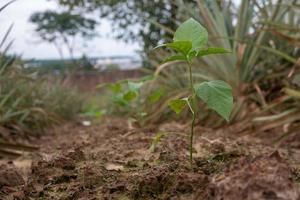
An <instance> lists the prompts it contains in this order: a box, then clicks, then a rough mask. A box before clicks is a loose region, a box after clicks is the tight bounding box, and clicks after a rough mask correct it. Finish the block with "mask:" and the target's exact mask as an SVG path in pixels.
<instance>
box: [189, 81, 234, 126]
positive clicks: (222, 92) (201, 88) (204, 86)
mask: <svg viewBox="0 0 300 200" xmlns="http://www.w3.org/2000/svg"><path fill="white" fill-rule="evenodd" d="M194 89H195V92H196V95H197V96H198V97H199V98H200V99H202V100H203V101H204V102H205V103H206V104H207V105H208V107H209V108H211V109H213V110H215V111H216V112H217V113H218V114H219V115H221V116H222V117H223V118H224V119H226V120H227V121H229V117H230V113H231V110H232V106H233V97H232V89H231V87H230V85H228V84H227V83H226V82H224V81H219V80H216V81H207V82H203V83H201V84H196V85H195V87H194Z"/></svg>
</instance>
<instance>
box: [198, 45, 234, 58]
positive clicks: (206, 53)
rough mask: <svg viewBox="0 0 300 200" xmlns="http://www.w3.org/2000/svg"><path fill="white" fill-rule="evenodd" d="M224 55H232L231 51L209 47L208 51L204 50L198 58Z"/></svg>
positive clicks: (199, 52)
mask: <svg viewBox="0 0 300 200" xmlns="http://www.w3.org/2000/svg"><path fill="white" fill-rule="evenodd" d="M224 53H231V51H229V50H227V49H223V48H219V47H208V48H207V49H202V50H200V51H198V54H197V56H198V57H201V56H207V55H212V54H224Z"/></svg>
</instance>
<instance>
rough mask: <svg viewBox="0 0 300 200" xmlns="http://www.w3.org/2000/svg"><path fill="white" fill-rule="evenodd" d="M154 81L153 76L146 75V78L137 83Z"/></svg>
mask: <svg viewBox="0 0 300 200" xmlns="http://www.w3.org/2000/svg"><path fill="white" fill-rule="evenodd" d="M153 79H155V76H154V75H147V76H143V77H141V78H140V79H139V82H145V81H151V80H153Z"/></svg>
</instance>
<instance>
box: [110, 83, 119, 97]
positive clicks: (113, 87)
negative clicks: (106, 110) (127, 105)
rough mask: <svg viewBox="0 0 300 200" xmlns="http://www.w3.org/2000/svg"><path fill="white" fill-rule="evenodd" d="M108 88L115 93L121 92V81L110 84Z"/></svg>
mask: <svg viewBox="0 0 300 200" xmlns="http://www.w3.org/2000/svg"><path fill="white" fill-rule="evenodd" d="M108 89H109V90H110V91H111V92H113V93H114V94H117V93H120V92H121V91H122V85H121V83H115V84H112V83H111V84H108Z"/></svg>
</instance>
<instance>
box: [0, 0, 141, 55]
mask: <svg viewBox="0 0 300 200" xmlns="http://www.w3.org/2000/svg"><path fill="white" fill-rule="evenodd" d="M8 1H9V0H0V7H2V5H4V4H5V3H7V2H8ZM47 9H53V10H55V9H58V6H57V5H56V3H55V2H54V1H47V0H18V1H16V2H14V3H13V4H11V5H10V6H8V7H7V8H6V9H4V10H3V11H2V12H1V13H0V40H1V39H2V37H3V36H4V34H5V32H6V31H7V29H8V28H9V26H10V25H11V24H14V26H13V30H12V32H11V34H10V39H13V40H14V43H13V46H12V48H11V49H10V53H16V54H18V55H21V56H22V58H24V59H31V58H35V59H49V58H59V54H58V52H57V50H56V48H55V47H54V46H53V45H52V44H49V43H47V42H43V41H41V40H40V39H39V38H38V36H37V33H35V31H34V25H33V24H31V23H30V22H29V18H30V16H31V14H32V13H34V12H37V11H44V10H47ZM97 30H98V32H99V33H101V35H100V36H99V37H97V38H95V39H93V40H92V41H88V46H87V47H82V45H79V46H80V47H79V46H78V47H77V48H76V49H75V56H81V55H82V54H86V55H88V56H114V55H132V56H135V55H137V54H136V50H139V46H138V45H137V44H126V43H124V42H122V41H119V40H116V39H114V38H112V37H110V36H109V33H110V32H111V27H110V23H109V22H108V21H106V20H101V21H100V25H99V27H98V28H97ZM65 54H66V52H65Z"/></svg>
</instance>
